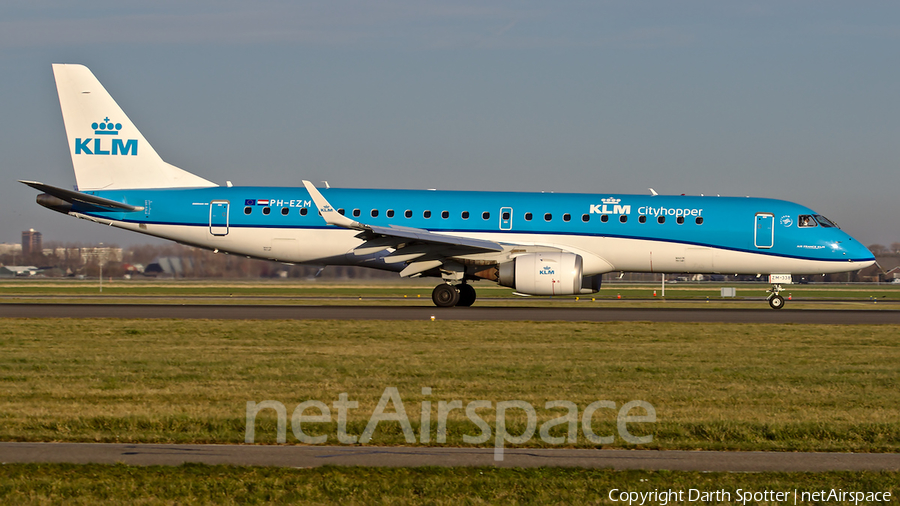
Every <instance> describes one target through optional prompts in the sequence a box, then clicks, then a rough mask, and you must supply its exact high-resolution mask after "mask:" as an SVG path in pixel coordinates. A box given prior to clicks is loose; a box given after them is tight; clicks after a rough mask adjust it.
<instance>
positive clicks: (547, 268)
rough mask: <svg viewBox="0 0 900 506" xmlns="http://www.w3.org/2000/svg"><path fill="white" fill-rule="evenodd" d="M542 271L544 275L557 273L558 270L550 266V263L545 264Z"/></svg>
mask: <svg viewBox="0 0 900 506" xmlns="http://www.w3.org/2000/svg"><path fill="white" fill-rule="evenodd" d="M540 273H541V274H542V275H546V276H552V275H554V274H556V271H555V270H553V267H550V266H549V265H545V266H544V267H543V268H542V269H541V270H540Z"/></svg>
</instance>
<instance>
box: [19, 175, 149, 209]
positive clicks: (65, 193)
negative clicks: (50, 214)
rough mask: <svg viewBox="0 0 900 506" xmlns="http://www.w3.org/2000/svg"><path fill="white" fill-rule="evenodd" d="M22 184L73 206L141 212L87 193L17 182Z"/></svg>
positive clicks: (135, 207) (47, 185)
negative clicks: (75, 204) (81, 205)
mask: <svg viewBox="0 0 900 506" xmlns="http://www.w3.org/2000/svg"><path fill="white" fill-rule="evenodd" d="M19 182H20V183H22V184H27V185H28V186H30V187H32V188H34V189H35V190H38V191H42V192H44V193H46V194H48V195H53V196H54V197H56V198H58V199H62V200H64V201H66V202H69V203H70V204H74V203H76V202H78V203H81V204H89V205H92V206H96V207H101V208H104V209H109V210H115V211H143V210H144V207H143V206H133V205H130V204H125V203H123V202H117V201H115V200H110V199H105V198H103V197H98V196H96V195H90V194H88V193H82V192H78V191H75V190H66V189H65V188H57V187H56V186H50V185H49V184H44V183H39V182H37V181H22V180H20V181H19Z"/></svg>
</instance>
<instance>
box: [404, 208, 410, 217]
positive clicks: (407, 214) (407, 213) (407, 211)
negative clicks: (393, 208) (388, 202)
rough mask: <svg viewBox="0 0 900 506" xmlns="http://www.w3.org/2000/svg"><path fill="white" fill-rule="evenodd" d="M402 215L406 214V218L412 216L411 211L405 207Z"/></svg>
mask: <svg viewBox="0 0 900 506" xmlns="http://www.w3.org/2000/svg"><path fill="white" fill-rule="evenodd" d="M403 216H406V217H407V218H412V211H410V210H409V209H407V210H406V212H404V213H403Z"/></svg>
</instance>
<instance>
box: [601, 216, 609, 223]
mask: <svg viewBox="0 0 900 506" xmlns="http://www.w3.org/2000/svg"><path fill="white" fill-rule="evenodd" d="M600 221H601V222H603V223H606V222H607V221H609V215H608V214H601V215H600Z"/></svg>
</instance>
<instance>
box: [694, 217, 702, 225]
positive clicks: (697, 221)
mask: <svg viewBox="0 0 900 506" xmlns="http://www.w3.org/2000/svg"><path fill="white" fill-rule="evenodd" d="M694 223H696V224H697V225H703V216H697V219H696V220H694Z"/></svg>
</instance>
